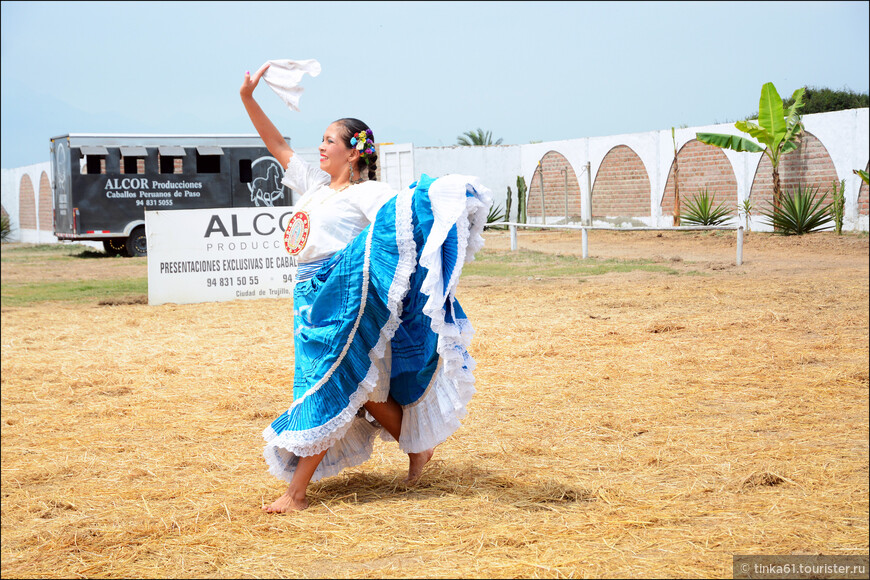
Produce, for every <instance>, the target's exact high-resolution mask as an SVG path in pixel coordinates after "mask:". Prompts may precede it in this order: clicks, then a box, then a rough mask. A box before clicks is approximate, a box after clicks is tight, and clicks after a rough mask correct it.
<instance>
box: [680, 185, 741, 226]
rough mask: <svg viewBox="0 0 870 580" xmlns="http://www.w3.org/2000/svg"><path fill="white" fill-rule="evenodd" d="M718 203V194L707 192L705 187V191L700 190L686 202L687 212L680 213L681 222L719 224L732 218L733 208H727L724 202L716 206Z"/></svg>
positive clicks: (688, 223)
mask: <svg viewBox="0 0 870 580" xmlns="http://www.w3.org/2000/svg"><path fill="white" fill-rule="evenodd" d="M715 203H716V195H715V194H712V195H711V194H710V193H708V192H707V188H706V187H705V188H704V190H703V191H698V193H696V194H695V195H693V196H692V199H690V200H689V201H687V202H686V212H685V213H684V214H681V215H680V223H681V224H682V222H686V225H696V226H718V225H719V224H722V223H724V222H726V221H728V220H729V219H730V218H731V213H732V210H731V208H726V207H725V203H724V202H722V203H720V204H719V205H718V206H715V207H714V204H715Z"/></svg>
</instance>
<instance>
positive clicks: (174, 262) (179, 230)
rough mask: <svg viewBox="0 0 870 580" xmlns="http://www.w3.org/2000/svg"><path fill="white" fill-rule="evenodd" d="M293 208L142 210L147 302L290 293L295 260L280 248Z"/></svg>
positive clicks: (211, 299)
mask: <svg viewBox="0 0 870 580" xmlns="http://www.w3.org/2000/svg"><path fill="white" fill-rule="evenodd" d="M293 213H294V209H293V208H292V207H287V206H284V207H235V208H218V209H176V210H162V211H160V210H158V211H146V212H145V231H146V232H147V235H148V304H165V303H168V302H172V303H176V304H192V303H195V302H220V301H225V300H240V299H255V298H282V297H290V296H292V295H293V283H294V281H295V279H296V258H295V257H293V256H291V255H290V254H288V253H287V250H286V249H285V248H284V230H285V229H286V227H287V222H288V221H289V220H290V217H291V216H292V215H293Z"/></svg>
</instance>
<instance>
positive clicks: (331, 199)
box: [281, 155, 396, 264]
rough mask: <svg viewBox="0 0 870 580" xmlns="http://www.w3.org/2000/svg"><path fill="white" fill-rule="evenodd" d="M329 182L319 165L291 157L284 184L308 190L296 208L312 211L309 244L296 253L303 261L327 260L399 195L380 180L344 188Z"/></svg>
mask: <svg viewBox="0 0 870 580" xmlns="http://www.w3.org/2000/svg"><path fill="white" fill-rule="evenodd" d="M329 181H330V177H329V174H328V173H326V172H325V171H323V170H322V169H320V168H319V167H312V166H310V165H309V164H308V163H306V162H305V161H304V160H303V159H302V158H300V157H299V156H298V155H293V156H291V157H290V162H289V163H288V164H287V169H286V171H285V172H284V178H283V179H282V180H281V183H282V184H284V185H286V186H287V187H290V188H291V189H294V190H297V191H304V192H305V194H304V195H303V196H302V197H301V198H300V199H299V201H297V202H296V203H295V204H294V206H293V207H294V209H295V210H296V211H304V212H305V213H307V214H308V220H309V225H310V231H309V234H308V239H307V241H306V242H305V246H304V247H303V248H302V250H300V251H299V253H298V254H297V255H296V260H297V261H298V263H300V264H307V263H309V262H315V261H318V260H324V259H326V258H329V257H330V256H332V255H333V254H334V253H335V252H338V251H339V250H341V249H342V248H344V247H345V246H346V245H347V244H348V243H349V242H350V241H351V240H353V239H354V238H355V237H356V236H357V234H359V233H360V232H361V231H362V230H363V229H365V227H366V226H367V225H369V224H370V223H372V222H373V221H375V216H376V215H377V213H378V210H379V209H381V206H383V205H384V204H385V203H387V201H389V200H390V198H392V197H393V196H395V195H396V192H395V191H393V189H392V188H391V187H390V186H389V185H387V184H386V183H383V182H380V181H364V182H362V183H359V184H356V185H351V186H350V187H348V188H347V189H345V190H343V191H335V190H334V189H332V188H330V187H329Z"/></svg>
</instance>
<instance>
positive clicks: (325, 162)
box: [318, 123, 354, 179]
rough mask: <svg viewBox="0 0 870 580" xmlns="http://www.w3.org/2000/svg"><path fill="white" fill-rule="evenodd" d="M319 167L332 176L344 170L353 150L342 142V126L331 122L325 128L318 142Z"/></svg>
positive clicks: (336, 175) (334, 176)
mask: <svg viewBox="0 0 870 580" xmlns="http://www.w3.org/2000/svg"><path fill="white" fill-rule="evenodd" d="M318 149H319V151H320V168H321V169H322V170H324V171H325V172H327V173H328V174H329V175H330V176H332V177H333V179H334V178H336V177H338V176H339V175H340V174H341V172H342V171H344V170H345V169H346V168H347V166H348V163H349V162H350V161H351V158H352V157H353V153H354V150H353V148H351V147H348V146H347V145H346V144H345V142H344V127H342V126H341V125H340V124H338V123H333V124H332V125H330V126H329V127H327V128H326V132H325V133H324V134H323V140H322V141H321V142H320V147H318Z"/></svg>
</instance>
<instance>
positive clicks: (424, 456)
mask: <svg viewBox="0 0 870 580" xmlns="http://www.w3.org/2000/svg"><path fill="white" fill-rule="evenodd" d="M434 454H435V448H434V447H433V448H432V449H427V450H426V451H421V452H420V453H409V454H408V477H406V478H405V483H406V484H408V485H410V484H412V483H416V482H417V480H418V479H420V474H422V473H423V466H424V465H426V464H427V463H428V462H429V460H430V459H432V455H434Z"/></svg>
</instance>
